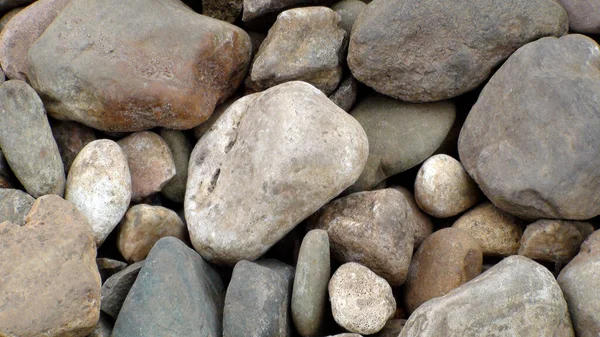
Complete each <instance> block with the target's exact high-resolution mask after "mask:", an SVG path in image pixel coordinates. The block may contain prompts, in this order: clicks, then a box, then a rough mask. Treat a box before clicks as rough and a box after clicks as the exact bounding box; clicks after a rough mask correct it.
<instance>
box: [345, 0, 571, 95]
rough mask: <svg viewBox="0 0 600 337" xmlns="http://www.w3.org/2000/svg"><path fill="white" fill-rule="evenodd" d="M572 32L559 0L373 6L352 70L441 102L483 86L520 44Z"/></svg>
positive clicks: (398, 91)
mask: <svg viewBox="0 0 600 337" xmlns="http://www.w3.org/2000/svg"><path fill="white" fill-rule="evenodd" d="M567 28H568V22H567V13H566V12H565V10H564V9H563V8H562V7H561V6H560V5H559V4H558V3H557V2H556V1H554V0H531V1H502V2H497V1H496V0H480V1H471V0H458V1H457V0H427V1H422V0H406V1H398V0H383V1H373V2H371V3H370V4H369V5H368V6H367V8H365V9H364V10H363V11H362V12H361V14H360V15H359V16H358V18H357V19H356V21H355V23H354V28H353V30H352V35H351V37H350V44H349V50H348V66H349V67H350V70H352V74H353V75H354V77H356V79H358V80H359V81H360V82H362V83H364V84H366V85H368V86H370V87H372V88H373V89H375V90H377V91H378V92H380V93H382V94H385V95H388V96H391V97H394V98H398V99H401V100H404V101H409V102H431V101H438V100H443V99H448V98H452V97H456V96H458V95H460V94H463V93H465V92H467V91H469V90H471V89H474V88H475V87H477V86H478V85H480V84H481V83H483V82H484V81H485V80H486V79H487V78H488V77H489V76H490V74H491V72H492V70H493V69H494V67H496V66H497V65H498V64H499V63H501V62H502V61H503V60H504V59H506V58H507V57H508V56H509V55H510V54H512V53H513V52H514V51H515V50H516V49H517V48H519V47H520V46H522V45H524V44H526V43H528V42H530V41H535V40H536V39H539V38H540V37H543V36H550V35H555V36H561V35H564V34H566V33H567Z"/></svg>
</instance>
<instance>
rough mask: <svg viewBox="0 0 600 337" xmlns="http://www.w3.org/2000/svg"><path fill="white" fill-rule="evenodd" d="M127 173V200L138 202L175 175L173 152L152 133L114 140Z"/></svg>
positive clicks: (147, 132) (136, 134)
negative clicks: (128, 195) (129, 197)
mask: <svg viewBox="0 0 600 337" xmlns="http://www.w3.org/2000/svg"><path fill="white" fill-rule="evenodd" d="M117 144H119V146H121V148H122V149H123V153H125V156H126V157H127V164H128V165H129V172H131V200H133V201H139V200H141V199H142V198H145V197H147V196H149V195H152V194H154V193H156V192H160V190H161V189H162V188H163V187H164V186H165V185H166V184H167V183H168V182H169V181H170V180H171V179H172V178H173V177H174V176H175V172H176V168H175V161H174V160H173V154H172V153H171V150H170V149H169V146H168V145H167V143H166V142H165V141H164V140H163V139H162V138H160V136H159V135H157V134H156V133H154V132H151V131H144V132H136V133H134V134H132V135H130V136H127V137H125V138H123V139H121V140H119V141H118V142H117Z"/></svg>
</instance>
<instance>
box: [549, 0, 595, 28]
mask: <svg viewBox="0 0 600 337" xmlns="http://www.w3.org/2000/svg"><path fill="white" fill-rule="evenodd" d="M558 2H559V3H560V4H561V5H562V6H563V7H564V8H565V10H566V11H567V14H569V30H570V31H572V32H577V33H589V34H598V33H600V2H598V1H597V0H558Z"/></svg>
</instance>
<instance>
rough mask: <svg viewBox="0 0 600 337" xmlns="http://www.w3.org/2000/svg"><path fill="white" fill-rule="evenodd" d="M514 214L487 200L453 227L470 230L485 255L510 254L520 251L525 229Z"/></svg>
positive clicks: (464, 215)
mask: <svg viewBox="0 0 600 337" xmlns="http://www.w3.org/2000/svg"><path fill="white" fill-rule="evenodd" d="M518 221H519V220H518V219H517V218H515V217H514V216H512V215H510V214H508V213H506V212H504V211H502V210H501V209H499V208H497V207H496V206H494V205H493V204H492V203H490V202H485V203H483V204H481V205H478V206H477V207H475V208H473V209H471V210H469V211H468V212H467V213H465V214H463V215H462V216H461V217H460V218H458V220H456V222H454V224H453V225H452V227H454V228H459V229H462V230H464V231H467V232H469V234H471V235H472V236H473V237H474V238H475V240H477V242H479V245H480V246H481V251H482V252H483V255H486V256H509V255H515V254H517V252H518V251H519V245H520V241H521V235H523V229H522V228H521V225H520V224H519V223H518Z"/></svg>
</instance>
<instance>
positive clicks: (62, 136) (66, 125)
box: [50, 120, 96, 172]
mask: <svg viewBox="0 0 600 337" xmlns="http://www.w3.org/2000/svg"><path fill="white" fill-rule="evenodd" d="M50 127H51V128H52V135H53V136H54V139H55V140H56V145H58V151H59V152H60V157H61V159H62V162H63V164H64V166H65V172H69V169H70V168H71V165H72V164H73V160H75V157H77V155H78V154H79V152H80V151H81V149H83V147H84V146H86V145H87V144H89V143H91V142H93V141H94V140H96V135H95V134H94V130H93V129H91V128H89V127H87V126H85V125H83V124H79V123H75V122H68V121H58V120H52V121H51V123H50Z"/></svg>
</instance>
